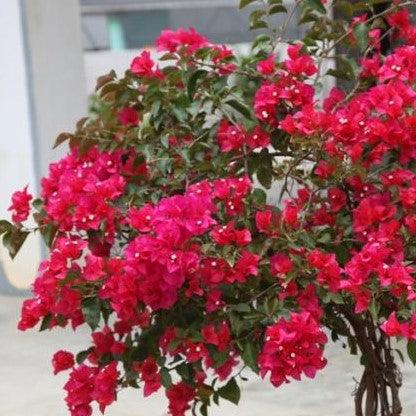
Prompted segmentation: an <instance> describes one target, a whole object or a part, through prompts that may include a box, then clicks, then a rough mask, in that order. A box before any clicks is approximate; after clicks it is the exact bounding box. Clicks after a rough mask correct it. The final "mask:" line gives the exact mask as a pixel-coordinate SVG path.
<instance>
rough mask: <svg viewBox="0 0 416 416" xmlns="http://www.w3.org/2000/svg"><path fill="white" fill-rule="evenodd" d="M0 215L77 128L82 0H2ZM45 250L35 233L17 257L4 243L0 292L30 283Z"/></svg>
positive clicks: (81, 105) (83, 100) (33, 184)
mask: <svg viewBox="0 0 416 416" xmlns="http://www.w3.org/2000/svg"><path fill="white" fill-rule="evenodd" d="M0 56H2V64H1V66H0V123H1V126H2V134H1V137H0V184H1V190H2V193H1V195H2V198H0V218H10V215H9V213H8V211H7V207H8V206H9V204H10V196H11V194H12V192H14V191H15V190H17V189H21V188H23V187H24V186H25V185H29V189H30V192H31V193H33V194H37V193H38V184H39V180H40V177H41V176H43V175H44V174H45V173H46V172H47V166H48V164H49V163H50V162H51V161H52V160H54V159H57V158H58V157H59V156H60V153H63V152H64V149H61V150H60V151H52V149H51V148H52V144H53V142H54V140H55V137H56V136H57V134H58V133H59V132H61V131H64V130H69V131H72V130H73V126H74V123H75V121H76V120H78V119H79V118H80V117H82V116H83V115H84V114H85V112H86V107H87V93H86V88H85V80H84V61H83V53H82V47H81V34H80V12H79V4H78V1H77V0H1V1H0ZM40 257H41V242H40V239H39V237H38V236H33V235H31V236H30V237H29V238H28V240H27V242H26V243H25V245H24V246H23V249H22V250H21V252H20V253H19V255H18V256H17V257H16V259H15V260H14V261H13V262H12V261H11V260H10V259H9V257H8V254H7V253H6V251H5V250H4V249H3V247H2V246H1V244H0V293H5V292H7V293H12V292H13V290H12V286H13V287H16V288H28V287H29V285H30V284H31V283H32V281H33V279H34V277H35V274H36V270H37V266H38V264H39V261H40Z"/></svg>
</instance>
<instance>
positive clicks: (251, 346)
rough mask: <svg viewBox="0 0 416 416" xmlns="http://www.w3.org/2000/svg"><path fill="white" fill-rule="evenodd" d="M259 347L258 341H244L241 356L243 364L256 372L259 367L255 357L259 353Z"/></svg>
mask: <svg viewBox="0 0 416 416" xmlns="http://www.w3.org/2000/svg"><path fill="white" fill-rule="evenodd" d="M259 352H260V349H259V345H258V343H254V342H250V341H246V342H245V343H244V345H243V351H242V354H241V358H242V359H243V361H244V364H245V365H246V366H247V367H249V368H251V369H252V370H253V371H254V372H255V373H256V374H257V373H258V372H259V367H258V364H257V357H258V355H259Z"/></svg>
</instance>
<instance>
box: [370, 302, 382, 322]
mask: <svg viewBox="0 0 416 416" xmlns="http://www.w3.org/2000/svg"><path fill="white" fill-rule="evenodd" d="M368 310H369V311H370V314H371V316H372V318H373V319H374V320H375V321H377V319H378V314H379V312H380V304H379V303H378V302H377V301H376V300H375V299H373V300H372V301H371V303H370V306H369V307H368Z"/></svg>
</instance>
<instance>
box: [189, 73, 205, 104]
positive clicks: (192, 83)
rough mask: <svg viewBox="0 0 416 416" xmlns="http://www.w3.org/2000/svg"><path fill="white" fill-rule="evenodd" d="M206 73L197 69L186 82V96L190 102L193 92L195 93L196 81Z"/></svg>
mask: <svg viewBox="0 0 416 416" xmlns="http://www.w3.org/2000/svg"><path fill="white" fill-rule="evenodd" d="M207 73H208V72H207V71H206V70H205V69H198V70H197V71H195V72H194V73H193V74H192V75H191V76H190V78H189V81H188V86H187V91H188V96H189V98H190V99H191V100H192V98H193V97H194V94H195V91H196V87H197V83H198V80H199V79H200V78H201V77H202V76H204V75H206V74H207Z"/></svg>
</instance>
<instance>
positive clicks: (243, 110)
mask: <svg viewBox="0 0 416 416" xmlns="http://www.w3.org/2000/svg"><path fill="white" fill-rule="evenodd" d="M226 104H228V105H229V106H230V107H232V108H234V110H236V111H238V112H239V113H240V114H242V115H243V116H244V117H245V118H248V119H251V118H252V116H251V111H250V110H249V108H248V107H246V106H245V105H244V104H242V103H240V102H239V101H237V100H229V101H227V102H226Z"/></svg>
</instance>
